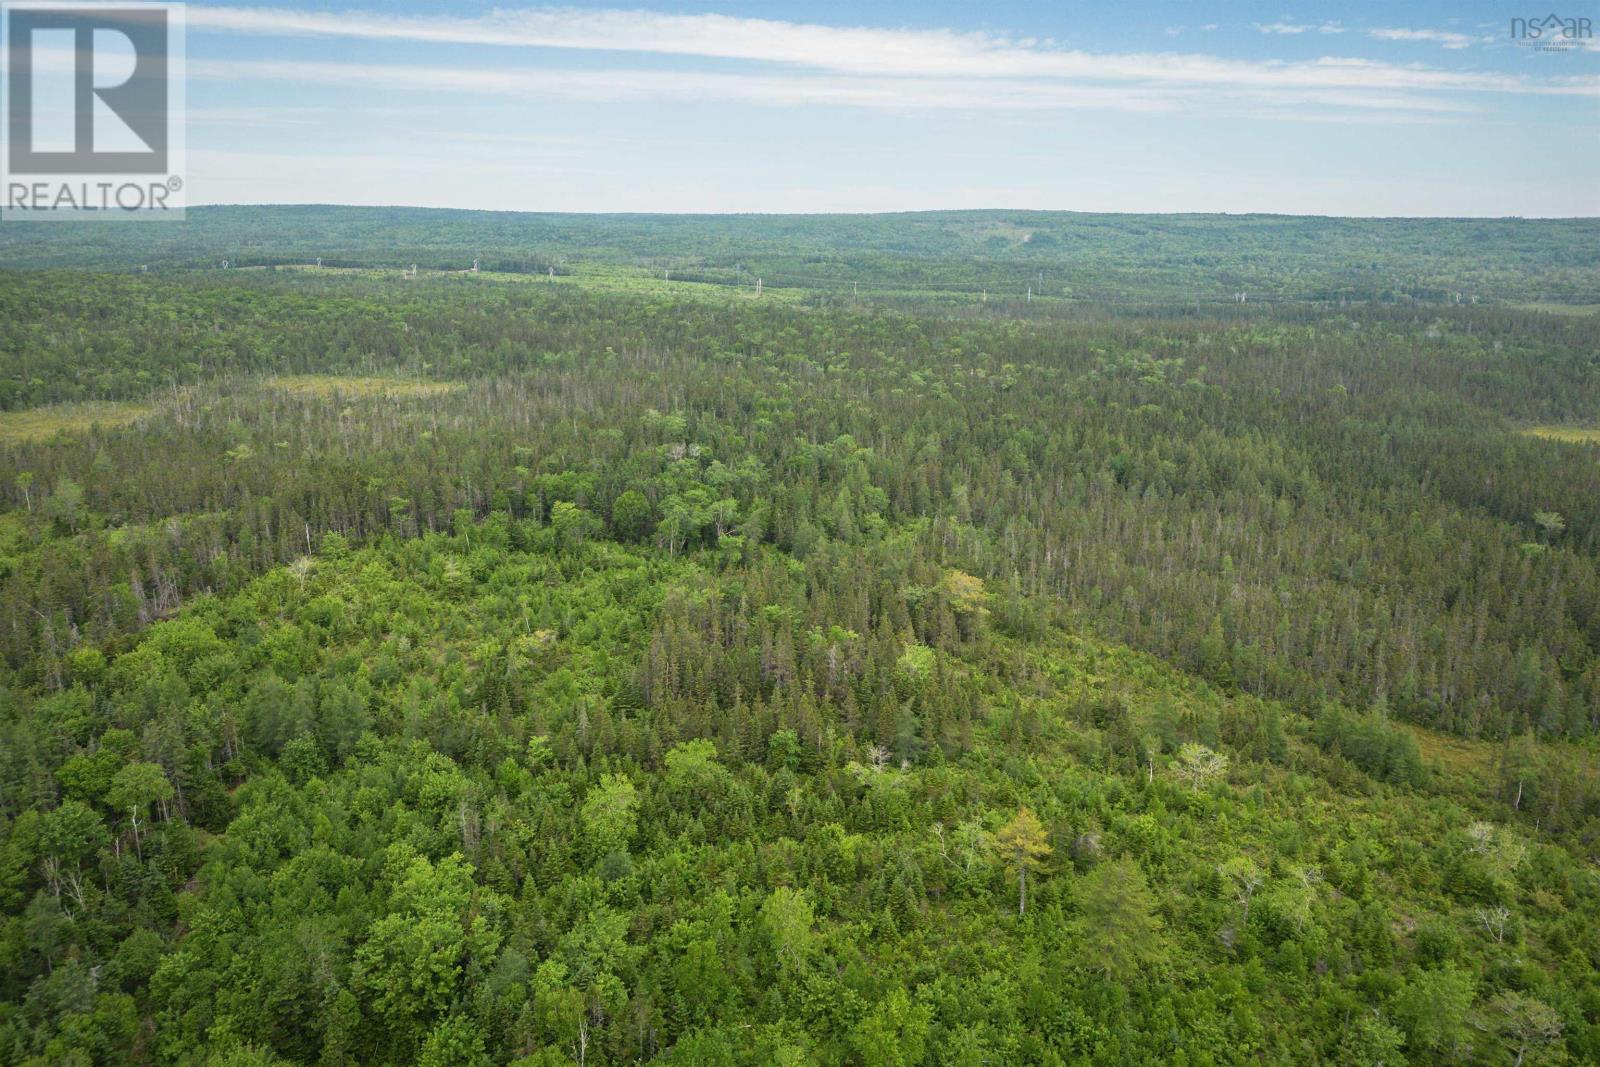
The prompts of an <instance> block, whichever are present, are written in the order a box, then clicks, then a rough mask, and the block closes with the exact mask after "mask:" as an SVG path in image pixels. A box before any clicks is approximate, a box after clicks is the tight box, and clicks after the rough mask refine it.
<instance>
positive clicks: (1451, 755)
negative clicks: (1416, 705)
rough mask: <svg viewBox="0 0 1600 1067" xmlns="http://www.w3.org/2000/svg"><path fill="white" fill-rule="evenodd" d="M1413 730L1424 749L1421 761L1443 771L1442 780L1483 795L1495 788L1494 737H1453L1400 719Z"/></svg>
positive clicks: (1467, 791) (1461, 790)
mask: <svg viewBox="0 0 1600 1067" xmlns="http://www.w3.org/2000/svg"><path fill="white" fill-rule="evenodd" d="M1398 725H1401V726H1404V727H1405V728H1406V729H1407V730H1409V731H1411V735H1412V736H1413V737H1415V738H1416V739H1417V748H1418V750H1420V751H1421V753H1422V762H1423V763H1424V764H1426V765H1427V766H1429V767H1437V768H1438V769H1439V770H1440V771H1442V772H1443V775H1442V779H1443V780H1442V783H1440V784H1446V783H1447V784H1449V785H1452V786H1456V787H1458V788H1459V791H1460V792H1463V793H1469V794H1476V795H1480V796H1481V795H1483V794H1486V793H1488V792H1491V791H1492V790H1493V789H1494V767H1495V749H1496V745H1495V744H1494V742H1492V741H1471V740H1468V739H1467V738H1464V737H1453V736H1451V735H1450V734H1443V733H1439V732H1437V731H1434V730H1429V729H1426V728H1425V727H1421V726H1416V725H1413V724H1411V723H1398Z"/></svg>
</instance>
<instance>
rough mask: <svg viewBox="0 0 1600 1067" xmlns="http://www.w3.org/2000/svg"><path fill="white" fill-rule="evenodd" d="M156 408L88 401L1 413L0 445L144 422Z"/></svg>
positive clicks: (143, 405) (135, 404)
mask: <svg viewBox="0 0 1600 1067" xmlns="http://www.w3.org/2000/svg"><path fill="white" fill-rule="evenodd" d="M154 410H155V408H154V407H152V406H151V405H149V404H140V403H126V402H112V401H89V402H84V403H78V404H50V405H47V406H45V407H39V408H28V409H27V410H25V411H0V444H17V443H20V442H23V441H41V440H45V439H47V438H51V437H54V436H56V435H57V434H63V433H64V434H80V433H88V432H89V431H90V430H92V429H94V428H95V427H99V428H101V429H109V428H110V427H113V426H122V425H125V424H127V423H130V422H132V421H134V420H135V419H139V418H143V417H144V416H146V415H148V414H150V413H151V412H152V411H154Z"/></svg>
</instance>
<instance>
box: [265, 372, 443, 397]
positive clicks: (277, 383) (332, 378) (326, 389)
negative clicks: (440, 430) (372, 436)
mask: <svg viewBox="0 0 1600 1067" xmlns="http://www.w3.org/2000/svg"><path fill="white" fill-rule="evenodd" d="M266 384H267V385H268V387H270V388H273V389H281V390H283V391H284V392H288V393H297V394H300V395H302V396H345V397H374V396H399V397H415V396H442V395H444V394H445V393H454V392H457V391H459V390H461V389H464V388H465V387H466V386H465V383H463V382H432V381H424V380H422V379H420V378H384V377H359V376H349V377H347V376H345V375H340V374H289V375H284V376H282V377H277V378H269V379H267V383H266Z"/></svg>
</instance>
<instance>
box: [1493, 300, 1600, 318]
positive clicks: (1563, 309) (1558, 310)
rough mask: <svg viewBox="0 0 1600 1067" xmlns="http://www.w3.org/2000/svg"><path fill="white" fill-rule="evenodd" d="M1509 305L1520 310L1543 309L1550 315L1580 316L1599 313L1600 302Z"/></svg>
mask: <svg viewBox="0 0 1600 1067" xmlns="http://www.w3.org/2000/svg"><path fill="white" fill-rule="evenodd" d="M1511 306H1512V307H1514V308H1517V309H1519V310H1521V311H1543V312H1545V313H1547V314H1550V315H1572V316H1579V317H1581V316H1584V315H1594V314H1600V304H1550V303H1528V304H1512V305H1511Z"/></svg>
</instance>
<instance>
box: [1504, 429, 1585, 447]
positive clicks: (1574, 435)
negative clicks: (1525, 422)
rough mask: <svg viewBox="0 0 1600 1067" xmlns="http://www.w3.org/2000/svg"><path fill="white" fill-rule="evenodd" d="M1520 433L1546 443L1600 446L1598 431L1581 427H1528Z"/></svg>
mask: <svg viewBox="0 0 1600 1067" xmlns="http://www.w3.org/2000/svg"><path fill="white" fill-rule="evenodd" d="M1522 432H1523V433H1525V434H1527V435H1528V436H1529V437H1542V438H1544V439H1545V440H1547V441H1565V442H1566V443H1567V444H1572V445H1600V430H1595V429H1588V428H1586V427H1583V426H1530V427H1528V428H1527V429H1526V430H1523V431H1522Z"/></svg>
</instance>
